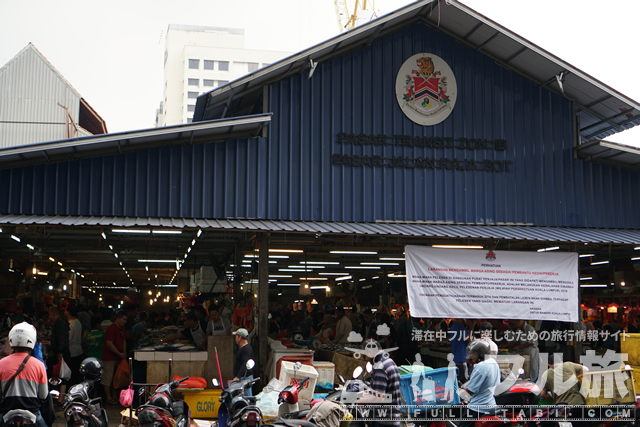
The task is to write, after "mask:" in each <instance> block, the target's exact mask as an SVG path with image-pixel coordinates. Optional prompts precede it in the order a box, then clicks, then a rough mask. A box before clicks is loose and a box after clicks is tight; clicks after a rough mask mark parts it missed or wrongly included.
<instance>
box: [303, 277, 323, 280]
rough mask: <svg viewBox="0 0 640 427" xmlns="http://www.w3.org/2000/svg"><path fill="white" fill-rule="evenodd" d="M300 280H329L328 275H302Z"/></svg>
mask: <svg viewBox="0 0 640 427" xmlns="http://www.w3.org/2000/svg"><path fill="white" fill-rule="evenodd" d="M300 280H329V279H327V278H326V277H301V278H300Z"/></svg>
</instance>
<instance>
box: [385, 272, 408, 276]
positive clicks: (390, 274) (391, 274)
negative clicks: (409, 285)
mask: <svg viewBox="0 0 640 427" xmlns="http://www.w3.org/2000/svg"><path fill="white" fill-rule="evenodd" d="M387 277H407V275H406V274H393V273H389V274H387Z"/></svg>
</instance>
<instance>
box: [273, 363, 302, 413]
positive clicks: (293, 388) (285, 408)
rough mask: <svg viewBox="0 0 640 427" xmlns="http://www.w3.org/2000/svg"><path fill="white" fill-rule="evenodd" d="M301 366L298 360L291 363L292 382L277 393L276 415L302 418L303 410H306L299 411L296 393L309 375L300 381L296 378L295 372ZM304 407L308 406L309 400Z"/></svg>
mask: <svg viewBox="0 0 640 427" xmlns="http://www.w3.org/2000/svg"><path fill="white" fill-rule="evenodd" d="M301 367H302V364H300V362H296V363H295V364H294V365H293V383H292V384H290V385H288V386H286V387H285V388H284V389H283V390H282V391H280V393H279V394H278V405H280V406H279V408H278V415H279V416H281V417H286V418H304V414H303V412H305V411H307V409H306V408H305V410H304V411H300V406H299V404H298V393H299V392H300V390H301V389H302V387H303V386H304V384H305V383H306V382H307V381H309V377H307V378H305V379H304V380H302V381H300V380H298V379H296V372H297V371H298V370H299V369H300V368H301ZM305 403H306V405H305V406H306V407H308V406H309V402H306V401H305Z"/></svg>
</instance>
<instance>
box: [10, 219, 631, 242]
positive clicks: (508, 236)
mask: <svg viewBox="0 0 640 427" xmlns="http://www.w3.org/2000/svg"><path fill="white" fill-rule="evenodd" d="M1 225H59V226H76V227H89V226H94V227H131V228H134V227H146V228H149V227H158V228H178V229H182V228H191V229H210V230H213V229H220V230H238V231H268V232H291V233H316V234H353V235H388V236H405V237H443V238H452V239H500V240H524V241H542V242H571V243H595V244H621V245H640V230H617V229H601V228H568V227H533V226H526V225H454V224H429V223H403V224H399V223H383V222H378V223H352V222H309V221H271V220H258V219H221V220H216V219H192V218H133V217H101V216H50V215H6V216H0V226H1Z"/></svg>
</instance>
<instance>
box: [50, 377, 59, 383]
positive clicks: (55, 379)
mask: <svg viewBox="0 0 640 427" xmlns="http://www.w3.org/2000/svg"><path fill="white" fill-rule="evenodd" d="M49 384H51V385H60V384H62V378H56V377H52V378H50V379H49Z"/></svg>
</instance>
